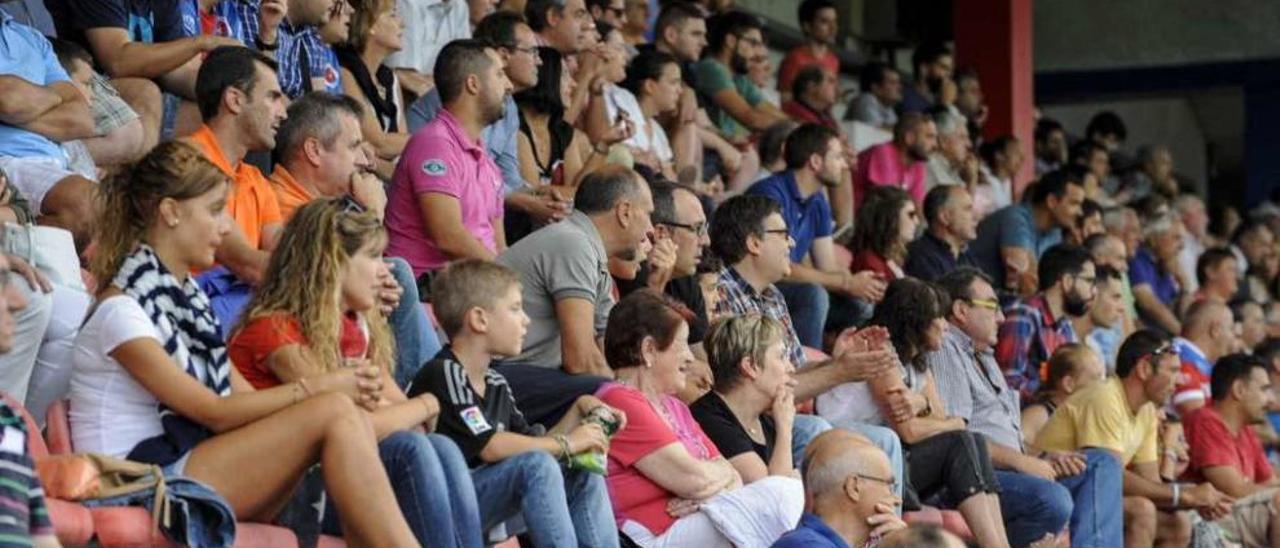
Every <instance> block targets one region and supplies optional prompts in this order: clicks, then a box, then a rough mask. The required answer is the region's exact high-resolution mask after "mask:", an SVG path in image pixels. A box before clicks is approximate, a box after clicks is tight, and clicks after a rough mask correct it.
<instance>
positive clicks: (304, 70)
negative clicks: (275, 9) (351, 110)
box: [276, 21, 342, 99]
mask: <svg viewBox="0 0 1280 548" xmlns="http://www.w3.org/2000/svg"><path fill="white" fill-rule="evenodd" d="M279 36H280V49H279V51H277V52H276V61H277V62H278V63H279V64H280V66H279V68H278V70H277V72H276V73H277V75H278V76H279V78H280V89H281V90H283V91H284V93H285V95H288V96H289V98H290V99H297V98H298V97H301V96H302V94H304V93H306V92H307V91H308V88H311V89H310V91H327V92H330V93H342V85H341V83H340V80H339V78H340V74H341V72H340V71H339V70H338V57H337V55H336V54H334V52H333V49H332V48H330V47H329V46H328V45H326V44H325V43H324V42H323V41H321V40H320V34H319V33H318V32H317V31H316V28H315V27H310V26H308V27H295V26H293V25H290V24H289V22H288V21H285V22H283V23H281V24H280V34H279ZM317 78H322V79H324V81H325V86H324V87H323V88H314V87H312V86H311V84H310V83H309V82H307V80H308V79H311V80H313V81H314V79H317Z"/></svg>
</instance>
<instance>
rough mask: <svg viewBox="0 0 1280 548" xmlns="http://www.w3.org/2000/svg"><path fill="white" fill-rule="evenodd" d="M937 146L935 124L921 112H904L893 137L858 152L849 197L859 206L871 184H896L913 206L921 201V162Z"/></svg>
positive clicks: (922, 168) (922, 175) (922, 194)
mask: <svg viewBox="0 0 1280 548" xmlns="http://www.w3.org/2000/svg"><path fill="white" fill-rule="evenodd" d="M937 148H938V126H937V125H935V124H934V123H933V120H931V119H929V118H927V117H925V116H924V115H923V114H919V113H912V114H904V115H903V116H902V117H901V118H899V119H898V123H897V125H895V126H893V140H892V141H889V142H887V143H881V144H879V145H876V146H873V147H871V148H868V149H866V150H864V151H862V152H861V153H860V154H858V170H857V172H856V173H855V174H854V178H853V201H854V205H855V207H861V206H862V196H863V195H864V194H866V193H867V188H869V187H871V186H896V187H900V188H902V189H903V190H905V191H907V194H909V195H911V199H912V200H915V202H916V207H920V206H921V205H922V203H923V202H924V193H925V171H926V170H925V163H926V162H928V161H929V155H930V154H933V151H934V150H937Z"/></svg>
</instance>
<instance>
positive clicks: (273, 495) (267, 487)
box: [185, 394, 416, 546]
mask: <svg viewBox="0 0 1280 548" xmlns="http://www.w3.org/2000/svg"><path fill="white" fill-rule="evenodd" d="M317 461H319V462H320V464H322V465H323V468H324V475H325V486H326V488H327V489H328V491H329V494H330V495H332V496H333V499H334V502H335V503H336V504H337V505H338V513H339V515H341V516H342V521H343V530H344V531H345V532H346V534H347V535H348V537H349V538H350V539H351V542H352V544H354V545H360V546H413V545H415V544H416V542H415V541H414V537H413V533H412V532H411V531H410V530H409V525H408V524H407V523H405V521H404V516H403V514H401V512H400V508H399V506H397V505H396V499H395V496H394V495H393V494H392V491H391V484H390V482H389V481H388V480H387V474H386V471H385V470H384V469H383V467H382V466H381V465H380V462H381V461H380V459H379V457H378V448H377V440H376V439H375V437H374V435H373V428H372V426H371V425H370V424H369V421H368V419H367V418H366V417H365V415H364V412H363V411H361V410H360V409H359V408H357V407H356V405H355V404H354V403H352V401H351V399H350V398H348V397H346V396H343V395H340V394H322V395H319V396H315V397H312V398H309V399H307V400H306V401H304V402H302V403H299V404H298V405H294V406H292V407H289V408H287V409H284V410H282V411H279V412H277V413H275V414H273V415H271V416H268V417H266V418H264V419H261V420H259V421H257V422H254V423H252V424H249V425H247V426H243V427H241V428H239V429H236V430H233V431H231V432H226V433H223V434H220V435H218V436H215V437H213V438H211V439H209V440H206V441H205V442H204V443H201V444H200V445H198V446H196V448H195V450H194V451H192V453H191V458H190V460H189V461H188V462H187V467H186V470H185V473H186V475H188V476H190V477H192V478H194V479H197V480H199V481H202V482H204V483H206V484H208V485H209V486H210V487H212V488H213V489H214V490H215V491H217V492H218V494H220V495H222V496H223V498H225V499H226V500H227V502H228V503H229V504H230V505H231V507H232V508H233V509H234V510H235V514H236V517H237V518H240V519H249V520H263V521H266V520H270V519H271V518H272V517H274V515H275V513H276V512H278V511H279V509H280V508H281V507H282V506H283V504H284V503H285V501H287V500H288V497H289V496H290V494H291V492H292V489H293V487H294V486H295V485H296V484H297V482H298V480H299V478H301V477H302V473H303V472H304V471H306V469H307V468H308V467H310V466H311V465H312V464H315V463H316V462H317Z"/></svg>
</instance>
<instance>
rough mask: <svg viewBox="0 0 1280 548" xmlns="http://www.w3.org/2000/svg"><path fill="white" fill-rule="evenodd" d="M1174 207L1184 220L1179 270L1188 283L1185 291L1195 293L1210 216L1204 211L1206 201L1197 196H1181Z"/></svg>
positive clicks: (1198, 285) (1188, 194)
mask: <svg viewBox="0 0 1280 548" xmlns="http://www.w3.org/2000/svg"><path fill="white" fill-rule="evenodd" d="M1173 205H1174V207H1175V208H1176V209H1177V211H1178V216H1179V217H1181V218H1182V226H1183V228H1185V229H1186V230H1184V231H1183V232H1182V251H1179V252H1178V268H1179V269H1181V270H1182V279H1184V280H1186V281H1187V287H1184V288H1183V290H1185V291H1188V292H1195V290H1196V289H1199V287H1200V284H1199V282H1198V281H1197V280H1196V260H1198V259H1199V258H1200V254H1202V253H1204V250H1205V247H1204V237H1205V234H1206V233H1208V231H1209V216H1208V215H1207V214H1206V213H1205V210H1204V201H1203V200H1201V199H1200V197H1199V196H1196V195H1195V194H1190V193H1187V194H1181V195H1179V196H1178V199H1177V201H1175V202H1174V204H1173Z"/></svg>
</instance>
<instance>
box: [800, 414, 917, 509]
mask: <svg viewBox="0 0 1280 548" xmlns="http://www.w3.org/2000/svg"><path fill="white" fill-rule="evenodd" d="M832 428H833V427H832V426H831V423H829V422H827V419H824V418H822V417H819V416H817V415H796V420H795V423H794V424H793V425H792V426H791V431H792V433H791V455H792V459H793V460H792V462H793V463H795V465H796V468H799V467H800V465H801V463H803V462H804V449H805V448H806V447H808V446H809V442H811V441H813V439H814V438H816V437H818V434H821V433H823V432H826V431H827V430H830V429H832ZM851 430H853V431H854V432H857V433H859V434H861V435H862V436H863V437H865V438H867V439H868V440H871V443H872V445H875V446H876V447H879V448H880V449H881V450H883V451H884V454H885V455H886V456H888V457H889V466H890V467H891V468H893V473H894V477H896V478H899V481H898V482H896V483H894V485H893V494H895V495H897V496H898V498H902V481H901V478H904V477H906V476H905V475H904V473H903V466H905V464H904V461H903V459H902V441H901V440H899V439H898V435H897V434H895V433H894V432H893V430H890V429H888V428H885V427H883V426H874V425H870V424H858V425H856V427H855V428H852V429H851Z"/></svg>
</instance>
